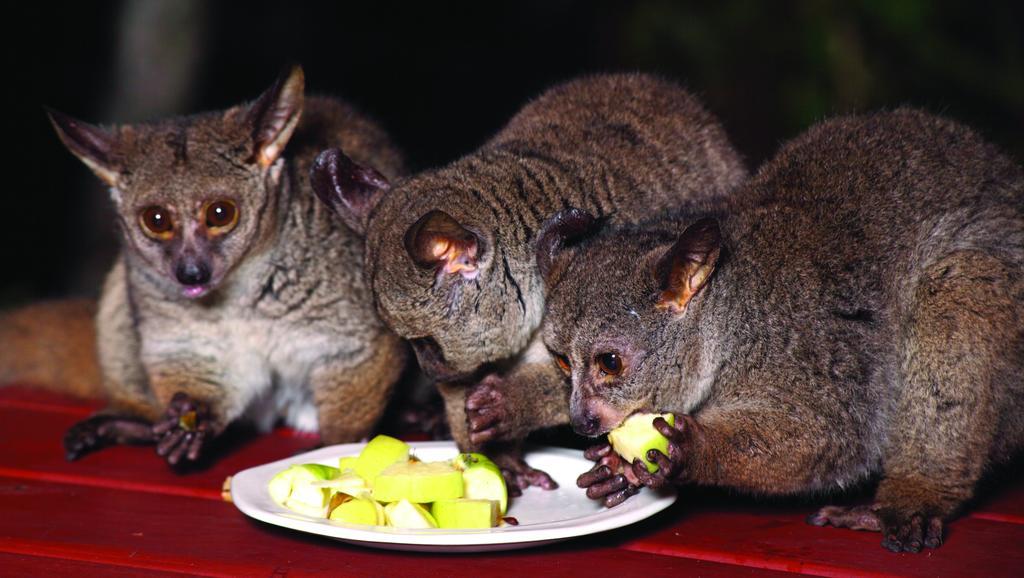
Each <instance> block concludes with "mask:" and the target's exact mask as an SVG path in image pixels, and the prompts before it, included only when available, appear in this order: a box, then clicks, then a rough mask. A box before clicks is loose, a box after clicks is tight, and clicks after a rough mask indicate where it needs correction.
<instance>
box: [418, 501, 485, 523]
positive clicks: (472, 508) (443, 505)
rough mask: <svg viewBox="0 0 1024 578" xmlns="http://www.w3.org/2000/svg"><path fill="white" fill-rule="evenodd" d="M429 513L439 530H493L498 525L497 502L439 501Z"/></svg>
mask: <svg viewBox="0 0 1024 578" xmlns="http://www.w3.org/2000/svg"><path fill="white" fill-rule="evenodd" d="M430 512H431V513H432V514H433V515H434V519H435V520H437V527H439V528H449V529H456V528H467V529H473V528H493V527H495V526H497V525H498V519H499V517H500V515H499V514H498V502H497V500H440V501H437V502H434V505H433V507H432V508H431V509H430Z"/></svg>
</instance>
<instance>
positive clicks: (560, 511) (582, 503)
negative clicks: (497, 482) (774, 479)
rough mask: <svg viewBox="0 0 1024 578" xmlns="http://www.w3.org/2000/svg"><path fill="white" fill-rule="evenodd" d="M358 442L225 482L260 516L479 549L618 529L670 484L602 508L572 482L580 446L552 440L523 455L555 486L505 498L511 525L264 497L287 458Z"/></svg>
mask: <svg viewBox="0 0 1024 578" xmlns="http://www.w3.org/2000/svg"><path fill="white" fill-rule="evenodd" d="M364 445H365V444H342V445H336V446H331V447H326V448H321V449H318V450H315V451H312V452H309V453H305V454H301V455H297V456H292V457H289V458H287V459H283V460H279V461H276V462H272V463H269V464H264V465H262V466H257V467H255V468H249V469H248V470H245V471H242V472H240V473H238V474H237V475H236V476H234V478H233V479H232V481H231V496H232V499H233V500H234V503H235V506H237V507H238V509H239V510H241V511H242V512H244V513H245V514H246V515H248V516H251V517H253V518H256V519H257V520H261V521H263V522H267V523H270V524H275V525H278V526H284V527H285V528H292V529H294V530H300V531H303V532H309V533H311V534H319V535H322V536H329V537H331V538H337V539H338V540H344V541H346V542H352V543H355V544H362V545H364V546H372V547H375V548H389V549H395V550H416V551H436V552H460V551H461V552H481V551H489V550H511V549H514V548H527V547H530V546H539V545H541V544H547V543H550V542H557V541H560V540H567V539H569V538H574V537H576V536H585V535H587V534H593V533H595V532H603V531H605V530H611V529H613V528H619V527H622V526H625V525H628V524H632V523H634V522H637V521H640V520H643V519H645V518H647V517H650V516H652V515H654V514H656V513H658V512H660V511H661V510H664V509H665V508H667V507H668V506H669V505H671V504H672V502H674V501H675V500H676V495H675V491H674V490H667V491H664V492H653V491H651V490H649V489H645V490H642V491H641V492H640V493H639V494H637V495H635V496H633V497H631V498H629V499H628V500H626V501H625V502H623V503H622V504H619V505H618V506H616V507H614V508H611V509H606V508H604V507H603V506H602V505H601V504H600V503H598V502H596V501H595V500H591V499H589V498H587V496H586V494H584V492H583V490H581V489H579V488H577V487H576V477H577V476H579V475H580V474H581V473H583V472H585V471H587V470H588V469H589V468H590V467H591V466H593V463H592V462H590V461H588V460H587V459H586V458H584V457H583V452H580V451H576V450H570V449H564V448H553V447H543V448H536V449H533V450H531V451H529V452H528V453H527V454H526V460H527V461H528V462H529V463H530V465H531V466H533V467H535V468H539V469H541V470H543V471H545V472H547V473H548V474H550V475H551V477H552V478H554V479H555V481H556V482H558V485H559V488H558V489H557V490H553V491H546V490H542V489H540V488H529V489H527V490H526V491H524V492H523V495H522V496H520V497H518V498H512V499H510V500H509V507H508V513H507V514H506V515H507V516H513V517H515V518H516V519H517V520H518V521H519V525H518V526H509V525H503V526H501V527H498V528H491V529H489V530H406V529H399V528H385V527H377V526H360V525H353V524H345V523H342V522H337V521H333V520H325V519H317V518H310V517H308V516H303V515H301V514H296V513H294V512H291V511H290V510H287V509H285V508H282V507H281V506H278V505H277V504H275V503H274V502H273V501H272V500H271V499H270V495H269V494H268V493H267V483H268V482H269V481H270V478H271V477H273V476H274V474H276V473H277V472H280V471H281V470H283V469H285V468H287V467H288V466H289V465H291V464H301V463H321V464H328V465H337V461H338V458H339V457H342V456H354V455H358V454H359V452H360V451H361V450H362V449H363V446H364ZM409 445H410V446H412V451H413V453H414V454H415V455H416V456H418V457H419V458H420V459H422V460H423V461H438V460H447V459H451V458H453V457H455V455H456V454H457V453H458V451H457V450H456V448H455V444H454V443H453V442H412V443H410V444H409Z"/></svg>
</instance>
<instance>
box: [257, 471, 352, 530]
mask: <svg viewBox="0 0 1024 578" xmlns="http://www.w3.org/2000/svg"><path fill="white" fill-rule="evenodd" d="M338 474H339V471H338V469H337V468H332V467H331V466H325V465H322V464H296V465H293V466H291V467H289V468H288V469H287V470H284V471H283V472H278V473H277V475H275V476H274V477H273V478H271V479H270V483H269V484H267V490H268V491H269V492H270V499H272V500H274V502H276V503H277V504H279V505H282V506H285V505H286V503H287V502H288V500H289V498H290V497H291V496H292V494H294V493H295V490H296V488H298V487H301V486H308V485H310V484H312V483H314V482H319V481H323V480H329V479H331V478H333V477H335V476H337V475H338ZM314 497H315V494H314V493H312V492H310V493H309V495H306V494H305V493H303V497H302V498H300V501H304V500H306V499H310V500H313V501H314V502H316V500H315V499H314ZM322 516H323V514H321V517H322Z"/></svg>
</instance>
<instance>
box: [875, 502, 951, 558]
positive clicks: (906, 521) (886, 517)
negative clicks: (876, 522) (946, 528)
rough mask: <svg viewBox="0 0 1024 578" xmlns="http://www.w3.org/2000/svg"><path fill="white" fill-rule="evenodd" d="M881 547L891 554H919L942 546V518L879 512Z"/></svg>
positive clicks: (917, 514)
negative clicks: (923, 548)
mask: <svg viewBox="0 0 1024 578" xmlns="http://www.w3.org/2000/svg"><path fill="white" fill-rule="evenodd" d="M879 515H880V517H881V519H882V546H883V547H885V548H886V549H888V550H890V551H892V552H920V551H921V548H922V547H925V548H938V547H939V546H941V545H942V530H943V524H942V518H940V517H939V516H929V515H926V514H921V513H919V512H915V513H913V514H910V515H907V514H903V513H900V512H894V511H889V510H884V509H883V510H881V511H880V513H879Z"/></svg>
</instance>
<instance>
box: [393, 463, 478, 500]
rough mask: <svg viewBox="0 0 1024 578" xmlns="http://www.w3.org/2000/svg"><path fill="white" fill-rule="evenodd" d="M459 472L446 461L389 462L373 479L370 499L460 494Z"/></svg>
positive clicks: (431, 498)
mask: <svg viewBox="0 0 1024 578" xmlns="http://www.w3.org/2000/svg"><path fill="white" fill-rule="evenodd" d="M462 492H463V488H462V473H461V472H459V471H458V470H456V469H455V468H453V467H452V465H451V464H450V463H448V462H404V463H397V464H392V465H390V466H388V467H387V468H386V469H385V470H384V471H383V472H381V473H380V475H378V476H377V478H376V479H375V480H374V483H373V499H375V500H378V501H381V502H398V501H400V500H409V501H410V502H413V503H416V504H424V503H427V502H435V501H437V500H451V499H454V498H461V497H462Z"/></svg>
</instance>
